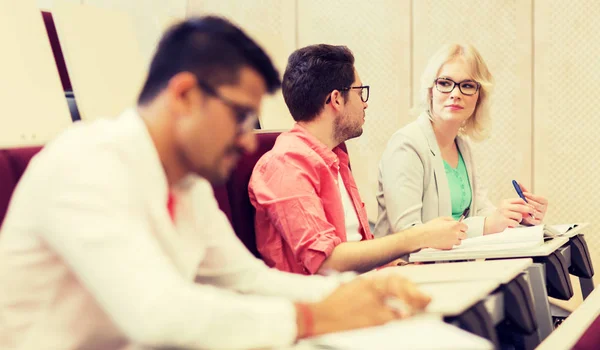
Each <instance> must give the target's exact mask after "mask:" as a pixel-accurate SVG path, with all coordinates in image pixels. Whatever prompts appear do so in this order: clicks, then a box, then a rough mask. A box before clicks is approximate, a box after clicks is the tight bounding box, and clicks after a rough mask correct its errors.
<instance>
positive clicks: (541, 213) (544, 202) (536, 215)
mask: <svg viewBox="0 0 600 350" xmlns="http://www.w3.org/2000/svg"><path fill="white" fill-rule="evenodd" d="M519 185H520V186H521V190H523V196H525V198H526V199H527V203H528V204H529V205H530V206H531V207H532V208H533V216H525V217H523V224H526V225H539V224H541V223H542V220H544V217H545V216H546V211H548V199H546V198H545V197H543V196H537V195H535V194H533V193H531V192H529V190H527V188H525V186H523V185H522V184H521V183H519Z"/></svg>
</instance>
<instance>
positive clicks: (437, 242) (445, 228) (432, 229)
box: [421, 217, 469, 249]
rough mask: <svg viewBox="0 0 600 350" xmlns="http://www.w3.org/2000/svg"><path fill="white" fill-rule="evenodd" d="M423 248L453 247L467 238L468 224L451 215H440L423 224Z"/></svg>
mask: <svg viewBox="0 0 600 350" xmlns="http://www.w3.org/2000/svg"><path fill="white" fill-rule="evenodd" d="M421 228H422V230H423V233H422V234H421V235H422V237H423V241H422V244H421V246H422V248H436V249H452V247H454V246H455V245H459V244H460V241H461V240H463V239H465V238H467V230H468V228H469V227H468V226H467V225H466V224H465V223H464V222H459V221H456V220H454V219H453V218H451V217H440V218H436V219H433V220H431V221H428V222H427V223H425V224H423V225H422V226H421Z"/></svg>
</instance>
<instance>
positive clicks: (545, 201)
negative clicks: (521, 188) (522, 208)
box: [523, 192, 548, 205]
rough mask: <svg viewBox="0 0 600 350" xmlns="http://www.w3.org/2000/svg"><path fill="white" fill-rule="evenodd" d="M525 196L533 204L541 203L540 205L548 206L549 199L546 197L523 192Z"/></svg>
mask: <svg viewBox="0 0 600 350" xmlns="http://www.w3.org/2000/svg"><path fill="white" fill-rule="evenodd" d="M523 195H524V196H525V198H527V200H528V201H530V202H532V201H533V202H536V203H539V204H540V205H547V204H548V199H547V198H546V197H544V196H538V195H535V194H533V193H531V192H523Z"/></svg>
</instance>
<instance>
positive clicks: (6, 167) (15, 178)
mask: <svg viewBox="0 0 600 350" xmlns="http://www.w3.org/2000/svg"><path fill="white" fill-rule="evenodd" d="M41 149H42V147H24V148H12V149H2V150H0V226H2V221H4V216H5V215H6V210H7V209H8V204H9V202H10V198H11V197H12V194H13V191H14V190H15V187H16V186H17V183H18V182H19V180H20V179H21V176H22V175H23V173H24V172H25V169H26V168H27V164H29V161H30V160H31V158H32V157H33V156H34V155H36V154H37V153H38V152H39V151H40V150H41Z"/></svg>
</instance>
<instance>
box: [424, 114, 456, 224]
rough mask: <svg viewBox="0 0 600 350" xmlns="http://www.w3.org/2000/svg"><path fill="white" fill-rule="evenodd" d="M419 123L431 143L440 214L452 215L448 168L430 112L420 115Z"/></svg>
mask: <svg viewBox="0 0 600 350" xmlns="http://www.w3.org/2000/svg"><path fill="white" fill-rule="evenodd" d="M418 120H419V125H420V127H421V129H422V130H423V134H424V135H425V138H426V139H427V143H428V144H429V153H430V155H431V164H432V167H433V176H434V178H435V185H436V188H437V194H438V216H449V215H452V202H451V200H450V188H449V186H448V179H447V177H446V169H444V160H443V159H442V154H441V152H440V147H439V146H438V143H437V139H436V138H435V133H434V132H433V127H432V126H431V121H430V120H429V114H428V113H427V112H423V113H421V115H419V119H418Z"/></svg>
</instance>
